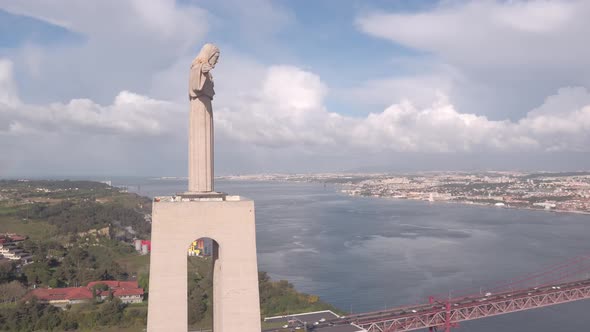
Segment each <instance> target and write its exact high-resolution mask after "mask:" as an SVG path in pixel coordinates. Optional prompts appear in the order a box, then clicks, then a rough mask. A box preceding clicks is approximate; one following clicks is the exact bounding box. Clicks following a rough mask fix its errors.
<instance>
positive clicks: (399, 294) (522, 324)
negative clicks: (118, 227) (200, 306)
mask: <svg viewBox="0 0 590 332" xmlns="http://www.w3.org/2000/svg"><path fill="white" fill-rule="evenodd" d="M120 182H121V183H120V184H127V185H129V189H130V190H132V191H137V190H138V189H139V191H140V193H141V194H143V195H147V196H154V195H167V194H172V193H175V192H182V191H185V187H186V181H172V180H166V181H163V180H145V179H141V180H140V179H134V180H121V181H120ZM138 184H139V185H140V187H137V185H138ZM216 185H217V188H216V189H217V190H219V191H224V192H228V193H232V194H239V195H243V196H246V197H248V198H251V199H254V200H255V203H256V225H257V244H258V265H259V269H260V270H264V271H267V272H268V273H269V274H270V275H271V276H272V277H273V278H276V279H287V280H289V281H290V282H292V283H293V284H294V285H295V286H296V288H297V289H298V290H300V291H304V292H308V293H313V294H317V295H319V296H320V297H321V298H322V299H324V300H326V301H328V302H330V303H332V304H334V305H335V306H337V307H339V308H341V309H342V310H345V311H350V310H352V311H354V312H360V311H369V310H378V309H381V308H383V307H390V306H396V305H404V304H412V303H421V302H424V301H425V299H426V298H427V297H428V296H429V295H432V294H441V293H443V294H447V293H449V292H451V294H452V293H453V292H459V290H462V289H465V288H474V289H477V288H479V287H480V286H486V285H491V284H495V283H497V282H498V281H503V280H507V279H510V278H515V277H518V276H521V275H524V274H528V273H531V272H535V271H540V270H543V269H544V268H546V267H548V266H550V265H553V264H556V263H558V262H560V261H562V260H565V259H568V258H570V257H574V256H578V255H582V254H590V216H587V215H576V214H556V213H551V212H544V211H526V210H510V209H501V208H493V207H475V206H466V205H458V204H445V203H434V204H432V203H427V202H415V201H406V200H389V199H379V198H361V197H349V196H346V195H344V194H341V193H339V192H338V190H337V188H334V187H331V186H328V187H324V186H323V185H321V184H308V183H281V182H239V181H220V182H217V184H216ZM588 309H590V301H588V302H578V303H572V304H567V305H561V306H556V307H550V308H546V309H537V310H533V311H528V312H522V313H517V314H512V315H506V316H500V317H495V318H489V319H485V320H480V321H475V322H470V323H465V324H463V325H462V326H461V327H460V329H459V331H478V332H482V331H483V332H485V331H543V332H545V331H546V332H549V331H551V332H554V331H576V332H578V331H584V330H587V329H588V324H589V323H590V318H589V316H588V314H587V312H588Z"/></svg>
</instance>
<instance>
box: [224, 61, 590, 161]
mask: <svg viewBox="0 0 590 332" xmlns="http://www.w3.org/2000/svg"><path fill="white" fill-rule="evenodd" d="M325 93H326V87H325V85H324V84H323V83H322V82H321V81H320V79H319V77H317V76H316V75H315V74H313V73H310V72H305V71H302V70H301V69H298V68H296V67H284V66H276V67H271V68H269V69H268V71H267V73H266V76H265V79H264V82H263V83H262V86H260V87H255V88H254V89H253V91H252V93H251V94H250V96H251V97H250V98H249V99H243V100H240V101H239V103H237V105H239V106H235V107H229V108H227V109H224V110H221V111H218V112H217V113H216V121H217V126H218V128H219V130H221V131H222V133H223V134H224V135H227V136H229V137H232V138H233V139H235V140H238V141H241V142H247V143H252V144H258V145H268V146H278V147H284V146H286V145H290V146H301V145H305V146H315V147H317V148H318V149H322V150H323V151H330V150H332V151H335V150H339V151H349V150H350V149H357V150H362V151H373V152H377V151H397V152H408V151H411V152H437V153H438V152H464V151H525V152H532V151H555V150H559V151H589V150H590V134H588V133H590V131H589V129H590V126H589V121H590V93H589V92H588V91H587V90H586V89H583V88H564V89H561V90H559V91H558V93H557V95H555V96H552V97H550V98H548V99H547V100H546V101H545V103H544V104H543V105H542V106H541V107H539V108H538V109H535V110H533V111H531V112H529V113H528V114H527V116H526V117H525V118H522V119H520V120H519V121H514V122H511V121H493V120H490V119H488V118H487V117H485V116H478V115H475V114H469V113H461V112H459V111H457V110H456V108H455V107H454V106H453V105H452V104H451V103H450V101H449V100H448V99H447V98H446V97H445V96H444V95H442V94H441V95H439V98H438V100H437V101H435V102H434V103H433V104H431V105H429V106H428V107H424V108H419V107H416V106H415V105H414V104H413V103H412V102H411V101H409V100H405V101H403V102H401V103H396V104H393V105H391V106H389V107H388V108H386V109H385V110H384V111H383V112H380V113H371V114H369V115H368V116H366V117H361V118H355V117H346V116H342V115H339V114H337V113H332V112H329V111H328V110H326V108H325V107H324V104H323V96H324V95H325ZM326 149H327V150H326Z"/></svg>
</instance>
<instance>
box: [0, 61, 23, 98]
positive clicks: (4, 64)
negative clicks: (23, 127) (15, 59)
mask: <svg viewBox="0 0 590 332" xmlns="http://www.w3.org/2000/svg"><path fill="white" fill-rule="evenodd" d="M19 103H20V101H19V99H18V95H17V91H16V84H15V83H14V80H13V79H12V62H11V61H8V60H3V59H0V104H4V105H8V106H15V105H18V104H19Z"/></svg>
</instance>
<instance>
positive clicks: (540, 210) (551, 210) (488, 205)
mask: <svg viewBox="0 0 590 332" xmlns="http://www.w3.org/2000/svg"><path fill="white" fill-rule="evenodd" d="M338 192H340V193H342V194H344V195H346V196H349V197H364V198H380V199H391V200H398V201H413V202H424V203H443V204H458V205H465V206H478V207H488V208H495V209H511V210H526V211H537V212H553V213H571V214H578V215H580V214H581V215H590V212H588V211H572V210H558V209H536V208H531V207H518V206H510V205H504V206H494V205H493V204H485V203H476V202H471V201H452V200H439V201H428V200H424V199H415V198H408V197H405V198H400V197H392V196H378V195H373V196H369V195H351V194H349V193H346V192H345V191H342V190H339V191H338Z"/></svg>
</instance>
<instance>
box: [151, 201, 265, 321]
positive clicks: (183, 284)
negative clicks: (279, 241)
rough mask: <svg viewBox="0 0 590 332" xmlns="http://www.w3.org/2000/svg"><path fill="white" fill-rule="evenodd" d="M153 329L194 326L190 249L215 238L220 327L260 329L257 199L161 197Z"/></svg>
mask: <svg viewBox="0 0 590 332" xmlns="http://www.w3.org/2000/svg"><path fill="white" fill-rule="evenodd" d="M152 211H153V212H152V252H151V258H150V286H149V287H150V288H149V306H148V332H169V331H171V332H176V331H182V332H184V331H187V330H188V308H187V291H188V287H187V250H188V247H189V245H190V243H191V242H192V241H194V240H195V239H197V238H200V237H209V238H211V239H213V240H215V241H216V242H217V244H218V247H217V249H218V251H217V253H218V256H217V259H216V260H215V261H214V266H213V330H214V332H234V331H240V332H260V330H261V329H260V300H259V294H258V268H257V261H256V229H255V218H254V202H253V201H250V200H245V199H241V198H240V197H237V196H225V197H223V198H190V199H188V198H182V197H181V196H175V197H159V198H156V199H155V201H154V204H153V210H152Z"/></svg>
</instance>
